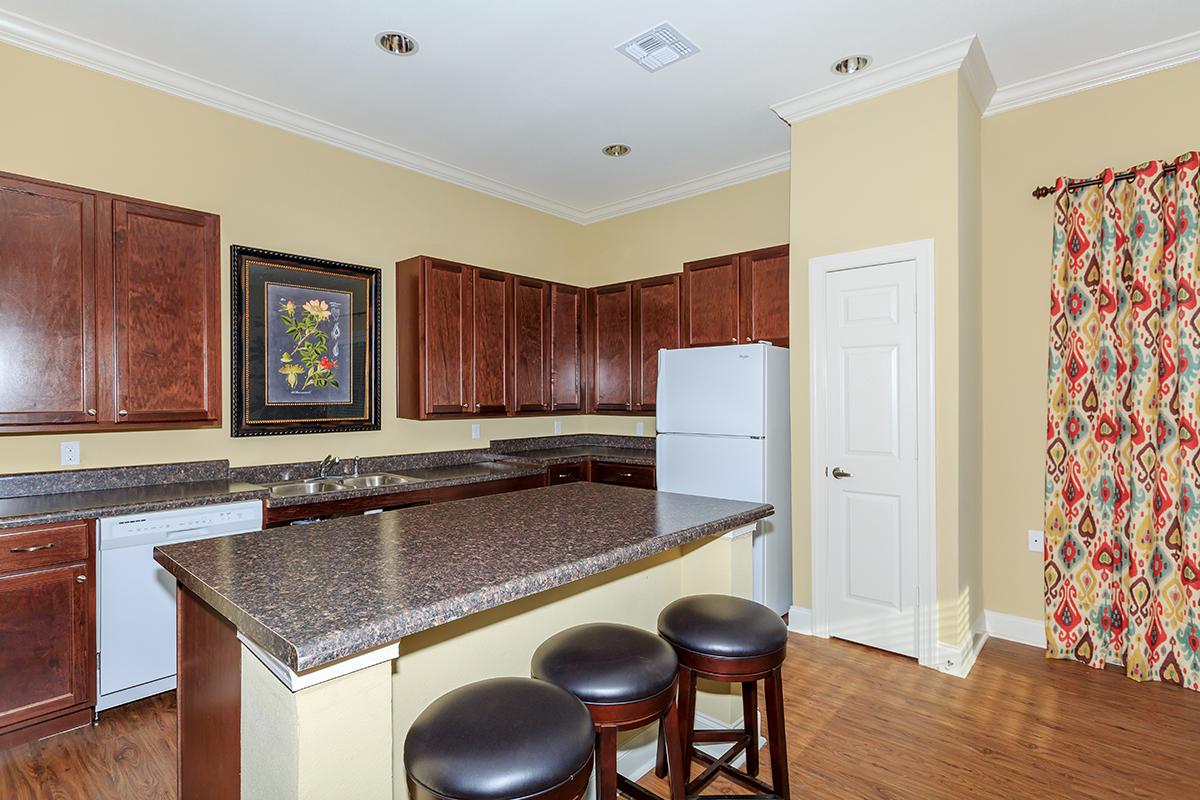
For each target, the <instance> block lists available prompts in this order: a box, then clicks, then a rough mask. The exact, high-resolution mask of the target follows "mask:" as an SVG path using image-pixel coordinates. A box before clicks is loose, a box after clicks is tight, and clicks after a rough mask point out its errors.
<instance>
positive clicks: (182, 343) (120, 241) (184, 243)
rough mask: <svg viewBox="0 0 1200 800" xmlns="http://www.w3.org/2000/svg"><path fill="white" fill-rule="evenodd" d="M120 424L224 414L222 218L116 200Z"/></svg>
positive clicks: (115, 230)
mask: <svg viewBox="0 0 1200 800" xmlns="http://www.w3.org/2000/svg"><path fill="white" fill-rule="evenodd" d="M112 231H113V251H112V256H113V257H112V261H113V275H114V279H115V286H116V291H115V309H114V311H115V314H114V320H115V327H116V341H117V362H116V370H115V376H116V391H115V395H116V400H117V422H118V423H119V424H122V425H124V424H130V423H138V422H181V421H188V420H217V419H220V415H221V414H220V404H221V343H220V334H219V330H220V328H219V325H220V316H221V294H220V291H221V286H220V283H221V276H220V273H219V272H217V271H216V270H205V269H197V265H202V264H205V263H211V262H213V261H219V259H220V256H219V255H217V253H218V250H219V248H220V232H219V231H218V229H217V220H216V217H214V216H212V215H211V214H202V213H200V212H196V211H186V210H183V209H175V208H167V207H164V206H156V205H147V204H145V203H138V202H133V201H129V200H123V199H119V198H118V199H114V200H113V203H112Z"/></svg>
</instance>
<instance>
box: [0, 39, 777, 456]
mask: <svg viewBox="0 0 1200 800" xmlns="http://www.w3.org/2000/svg"><path fill="white" fill-rule="evenodd" d="M31 76H32V77H35V78H36V79H31ZM18 77H19V78H20V79H19V80H18V79H17V78H18ZM0 90H2V91H0V96H2V97H3V98H4V124H3V125H2V126H0V170H3V171H7V172H15V173H19V174H25V175H33V176H36V177H40V178H46V179H49V180H56V181H62V182H64V183H70V184H75V185H80V186H85V187H90V188H95V189H102V190H106V191H111V192H117V193H122V194H129V195H133V196H136V197H143V198H146V199H149V200H156V201H159V202H164V203H173V204H176V205H181V206H186V207H190V208H197V209H202V210H205V211H211V212H214V213H217V214H220V215H221V236H222V242H221V244H222V259H223V275H224V284H223V288H222V298H223V306H224V308H223V312H222V335H223V336H225V337H227V336H228V330H229V305H228V296H229V285H228V262H227V259H228V247H229V245H231V244H234V243H237V244H244V245H250V246H259V247H268V248H272V249H277V250H283V251H288V252H295V253H303V254H306V255H313V256H318V257H322V258H330V259H334V260H340V261H350V262H354V263H359V264H368V265H372V266H376V267H380V268H382V270H383V286H382V298H383V337H382V339H383V341H382V344H383V376H382V377H383V385H382V386H383V409H382V411H383V414H382V419H383V428H382V430H381V431H379V432H370V433H342V434H321V435H309V436H291V437H284V438H271V439H266V440H264V439H258V438H251V439H233V438H231V437H230V436H229V432H228V431H229V428H228V425H229V423H228V420H226V421H225V427H224V428H223V429H222V430H212V429H210V430H197V431H175V432H162V431H159V432H134V433H130V432H124V433H110V434H101V433H96V434H84V435H80V434H70V435H64V436H58V435H22V436H0V473H4V472H17V471H21V472H23V471H29V470H44V469H57V468H58V443H59V442H60V441H64V440H70V439H73V440H78V441H80V442H81V449H82V462H83V463H82V466H84V467H101V466H115V465H123V464H135V463H147V462H159V461H185V460H191V459H202V458H228V459H229V460H230V461H231V462H232V463H233V464H235V465H241V464H254V463H270V462H273V461H292V460H304V459H319V458H321V457H322V456H324V455H325V454H326V453H328V452H330V451H332V452H334V453H337V454H339V455H342V456H348V455H374V454H383V453H400V452H415V451H425V450H438V449H451V448H459V447H472V446H486V444H487V440H488V439H490V438H502V437H507V436H536V435H547V434H550V433H552V432H553V422H552V419H551V418H547V417H542V418H530V419H517V420H506V419H499V420H482V421H481V425H482V431H481V434H482V438H481V439H480V440H479V441H474V440H472V439H471V438H470V422H469V421H439V422H413V421H408V420H399V419H397V418H396V417H395V412H394V410H393V409H394V408H395V370H394V369H393V367H392V366H391V365H392V363H393V361H394V355H395V347H394V336H393V333H392V332H393V331H395V302H394V297H393V292H394V284H393V283H392V280H391V265H392V264H393V263H394V262H395V261H397V260H398V259H401V258H405V257H407V256H410V255H414V254H417V253H432V254H436V255H439V256H442V257H445V258H451V259H457V260H461V261H465V262H468V263H472V264H479V265H483V266H491V267H495V268H498V269H504V270H510V271H513V272H518V273H524V274H529V275H536V276H539V277H544V278H550V279H554V280H560V281H564V282H569V283H575V284H580V285H584V286H592V285H598V284H600V283H605V282H609V281H615V280H623V279H627V278H634V277H640V276H647V275H653V274H659V273H665V272H671V271H676V270H678V269H679V268H680V265H681V264H682V263H683V261H684V260H686V259H691V258H699V257H703V256H708V255H719V254H721V253H726V252H731V251H735V250H739V249H746V248H750V247H757V246H759V245H765V244H777V243H779V242H782V241H786V239H787V181H786V176H782V175H781V176H773V177H770V178H765V179H762V180H759V181H754V182H751V183H747V184H742V185H739V186H735V187H731V188H728V189H724V190H720V191H717V192H712V193H709V194H707V195H704V196H701V197H697V198H693V199H689V200H686V201H683V202H681V203H677V204H674V205H673V206H667V207H661V208H655V209H650V210H647V211H644V212H640V213H636V214H632V215H628V216H626V217H622V218H620V219H618V220H614V221H611V222H606V223H599V224H597V225H594V226H589V227H584V226H580V225H576V224H575V223H572V222H568V221H566V220H562V219H558V218H556V217H553V216H550V215H547V214H542V213H540V212H537V211H533V210H530V209H527V208H524V207H522V206H519V205H516V204H513V203H508V202H505V201H502V200H498V199H495V198H492V197H489V196H487V195H483V194H481V193H478V192H473V191H470V190H468V189H463V188H460V187H457V186H453V185H451V184H448V183H445V182H442V181H438V180H435V179H433V178H428V177H425V176H423V175H419V174H417V173H414V172H410V171H407V170H404V169H400V168H398V167H393V166H389V165H386V164H382V163H380V162H378V161H374V160H371V159H368V158H364V157H361V156H357V155H354V154H352V153H348V152H346V151H344V150H340V149H337V148H334V147H330V146H328V145H323V144H320V143H318V142H314V141H311V140H308V139H305V138H302V137H299V136H296V135H293V134H289V133H286V132H283V131H280V130H276V129H274V128H271V127H268V126H265V125H261V124H258V123H254V122H250V121H248V120H244V119H241V118H239V117H235V116H232V115H229V114H225V113H222V112H220V111H217V110H215V109H212V108H208V107H206V106H202V105H199V104H196V103H192V102H189V101H186V100H182V99H179V98H176V97H173V96H170V95H167V94H163V93H160V92H156V91H153V90H151V89H147V88H145V87H142V86H138V85H136V84H133V83H129V82H126V81H122V80H119V79H116V78H112V77H109V76H106V75H102V74H100V73H96V72H92V71H89V70H86V69H83V68H81V67H77V66H73V65H70V64H67V63H65V62H61V61H57V60H54V59H50V58H46V57H43V56H39V55H35V54H32V53H29V52H26V51H24V50H20V49H17V48H14V47H11V46H7V45H0ZM228 344H229V343H228V341H226V342H225V346H224V347H223V351H224V352H223V364H222V370H223V375H224V388H225V397H224V400H223V402H222V408H223V409H224V414H225V415H226V416H228V407H229V402H228V398H229V394H228V392H229V380H228V376H229V348H228ZM562 420H563V432H564V433H576V432H584V431H588V432H598V433H623V434H632V433H635V432H636V424H637V422H638V421H639V420H638V419H634V418H630V417H612V416H607V417H581V416H564V417H562ZM640 421H641V422H643V423H644V432H645V433H646V434H648V435H652V434H653V433H654V420H653V418H652V417H650V418H645V419H642V420H640Z"/></svg>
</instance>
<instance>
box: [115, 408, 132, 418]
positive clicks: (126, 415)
mask: <svg viewBox="0 0 1200 800" xmlns="http://www.w3.org/2000/svg"><path fill="white" fill-rule="evenodd" d="M117 416H118V417H128V416H129V412H128V411H126V410H125V409H123V408H122V409H121V410H120V411H118V412H117Z"/></svg>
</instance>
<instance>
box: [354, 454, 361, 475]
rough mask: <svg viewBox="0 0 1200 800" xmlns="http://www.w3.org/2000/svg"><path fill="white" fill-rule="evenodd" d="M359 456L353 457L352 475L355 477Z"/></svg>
mask: <svg viewBox="0 0 1200 800" xmlns="http://www.w3.org/2000/svg"><path fill="white" fill-rule="evenodd" d="M359 458H360V457H359V456H355V457H354V477H356V478H357V477H358V459H359Z"/></svg>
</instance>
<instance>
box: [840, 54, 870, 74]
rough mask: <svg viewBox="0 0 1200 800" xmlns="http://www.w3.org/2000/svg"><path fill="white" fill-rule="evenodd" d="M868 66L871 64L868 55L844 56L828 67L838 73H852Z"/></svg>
mask: <svg viewBox="0 0 1200 800" xmlns="http://www.w3.org/2000/svg"><path fill="white" fill-rule="evenodd" d="M869 66H871V57H870V56H846V57H845V58H843V59H842V60H841V61H839V62H837V63H836V64H834V65H833V66H832V67H830V69H832V70H833V71H834V73H835V74H838V75H853V74H854V73H856V72H862V71H863V70H864V69H866V68H867V67H869Z"/></svg>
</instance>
